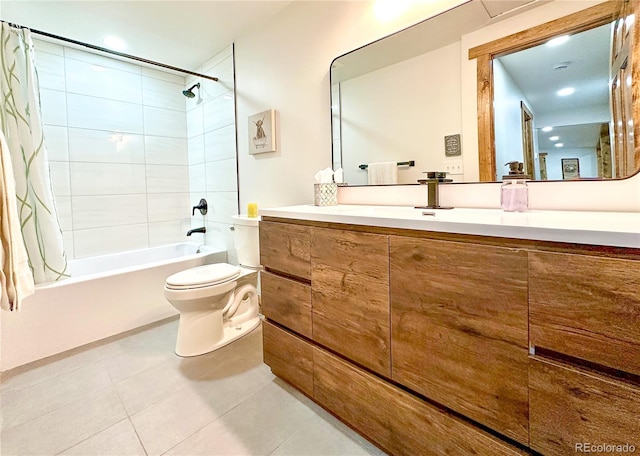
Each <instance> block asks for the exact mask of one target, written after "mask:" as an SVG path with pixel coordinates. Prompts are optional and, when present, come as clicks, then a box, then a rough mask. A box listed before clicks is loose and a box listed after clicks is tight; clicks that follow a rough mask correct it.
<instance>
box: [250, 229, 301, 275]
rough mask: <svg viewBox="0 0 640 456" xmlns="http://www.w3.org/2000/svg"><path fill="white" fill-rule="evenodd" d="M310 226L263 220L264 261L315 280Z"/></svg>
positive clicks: (275, 269) (269, 266)
mask: <svg viewBox="0 0 640 456" xmlns="http://www.w3.org/2000/svg"><path fill="white" fill-rule="evenodd" d="M310 233H311V229H310V227H308V226H303V225H293V224H288V223H277V222H260V263H261V264H262V266H264V267H265V268H267V269H272V270H274V271H277V272H281V273H284V274H287V275H291V276H294V277H298V278H301V279H304V280H311V263H310V236H311V234H310Z"/></svg>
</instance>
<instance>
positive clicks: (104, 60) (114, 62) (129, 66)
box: [64, 47, 141, 74]
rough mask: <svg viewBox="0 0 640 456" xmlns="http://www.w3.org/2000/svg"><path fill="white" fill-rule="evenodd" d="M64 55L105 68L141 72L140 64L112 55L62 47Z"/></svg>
mask: <svg viewBox="0 0 640 456" xmlns="http://www.w3.org/2000/svg"><path fill="white" fill-rule="evenodd" d="M64 56H65V57H66V58H69V59H75V60H82V61H83V62H89V63H93V64H95V65H101V66H104V67H107V68H115V69H117V70H123V71H128V72H130V73H135V74H141V71H140V65H136V64H135V63H129V62H127V61H125V60H118V59H115V58H113V57H107V56H103V55H98V54H94V53H92V52H87V51H83V50H80V49H72V48H69V47H65V48H64Z"/></svg>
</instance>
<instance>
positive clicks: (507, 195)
mask: <svg viewBox="0 0 640 456" xmlns="http://www.w3.org/2000/svg"><path fill="white" fill-rule="evenodd" d="M505 166H509V174H507V175H505V176H502V187H501V188H500V206H502V209H503V210H504V211H506V212H524V211H526V210H527V209H529V188H528V186H527V176H526V175H525V174H524V172H523V171H522V167H521V166H520V162H517V161H512V162H509V163H506V164H505Z"/></svg>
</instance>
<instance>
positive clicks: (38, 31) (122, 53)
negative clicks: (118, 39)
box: [2, 21, 218, 81]
mask: <svg viewBox="0 0 640 456" xmlns="http://www.w3.org/2000/svg"><path fill="white" fill-rule="evenodd" d="M2 22H4V23H6V24H9V25H11V26H13V27H17V28H26V29H27V30H30V31H31V32H32V33H35V34H37V35H42V36H46V37H48V38H54V39H56V40H60V41H65V42H67V43H72V44H76V45H78V46H84V47H87V48H89V49H94V50H96V51H100V52H106V53H107V54H113V55H117V56H118V57H124V58H126V59H131V60H136V61H138V62H143V63H147V64H149V65H155V66H159V67H162V68H167V69H169V70H173V71H179V72H181V73H187V74H190V75H192V76H198V77H201V78H205V79H210V80H212V81H217V80H218V78H216V77H215V76H207V75H206V74H201V73H196V72H195V71H189V70H185V69H182V68H178V67H174V66H171V65H167V64H165V63H160V62H155V61H153V60H148V59H144V58H142V57H136V56H135V55H131V54H125V53H124V52H118V51H114V50H111V49H107V48H103V47H101V46H96V45H94V44H89V43H84V42H82V41H77V40H73V39H71V38H65V37H63V36H59V35H54V34H53V33H48V32H43V31H41V30H35V29H32V28H29V27H25V26H22V25H19V24H14V23H11V22H7V21H2Z"/></svg>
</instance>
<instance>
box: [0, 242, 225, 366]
mask: <svg viewBox="0 0 640 456" xmlns="http://www.w3.org/2000/svg"><path fill="white" fill-rule="evenodd" d="M226 261H227V252H226V251H219V250H213V249H210V248H209V247H203V248H202V251H201V252H198V245H197V244H191V243H183V244H172V245H166V246H162V247H154V248H150V249H144V250H133V251H129V252H122V253H117V254H111V255H103V256H99V257H93V258H86V259H81V260H74V261H70V262H69V270H70V272H71V278H69V279H66V280H63V281H60V282H52V283H48V284H41V285H38V286H37V287H36V292H35V294H33V295H32V296H30V297H28V298H27V299H25V300H24V302H23V303H22V308H21V310H20V311H19V312H0V320H1V321H0V324H1V327H2V331H1V332H0V338H1V340H0V353H1V357H0V371H5V370H8V369H12V368H14V367H17V366H21V365H23V364H26V363H29V362H32V361H36V360H38V359H42V358H46V357H47V356H51V355H55V354H57V353H61V352H63V351H66V350H69V349H71V348H75V347H79V346H81V345H84V344H87V343H90V342H94V341H96V340H100V339H104V338H105V337H109V336H113V335H115V334H119V333H121V332H124V331H128V330H130V329H134V328H137V327H140V326H143V325H146V324H149V323H153V322H155V321H159V320H162V319H164V318H167V317H170V316H172V315H177V313H178V312H177V311H176V310H175V309H174V308H173V307H172V306H171V304H169V303H168V302H167V301H166V300H165V298H164V295H163V287H164V282H165V279H166V278H167V277H168V276H170V275H171V274H173V273H175V272H178V271H181V270H183V269H187V268H192V267H195V266H199V265H202V264H208V263H221V262H226Z"/></svg>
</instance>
